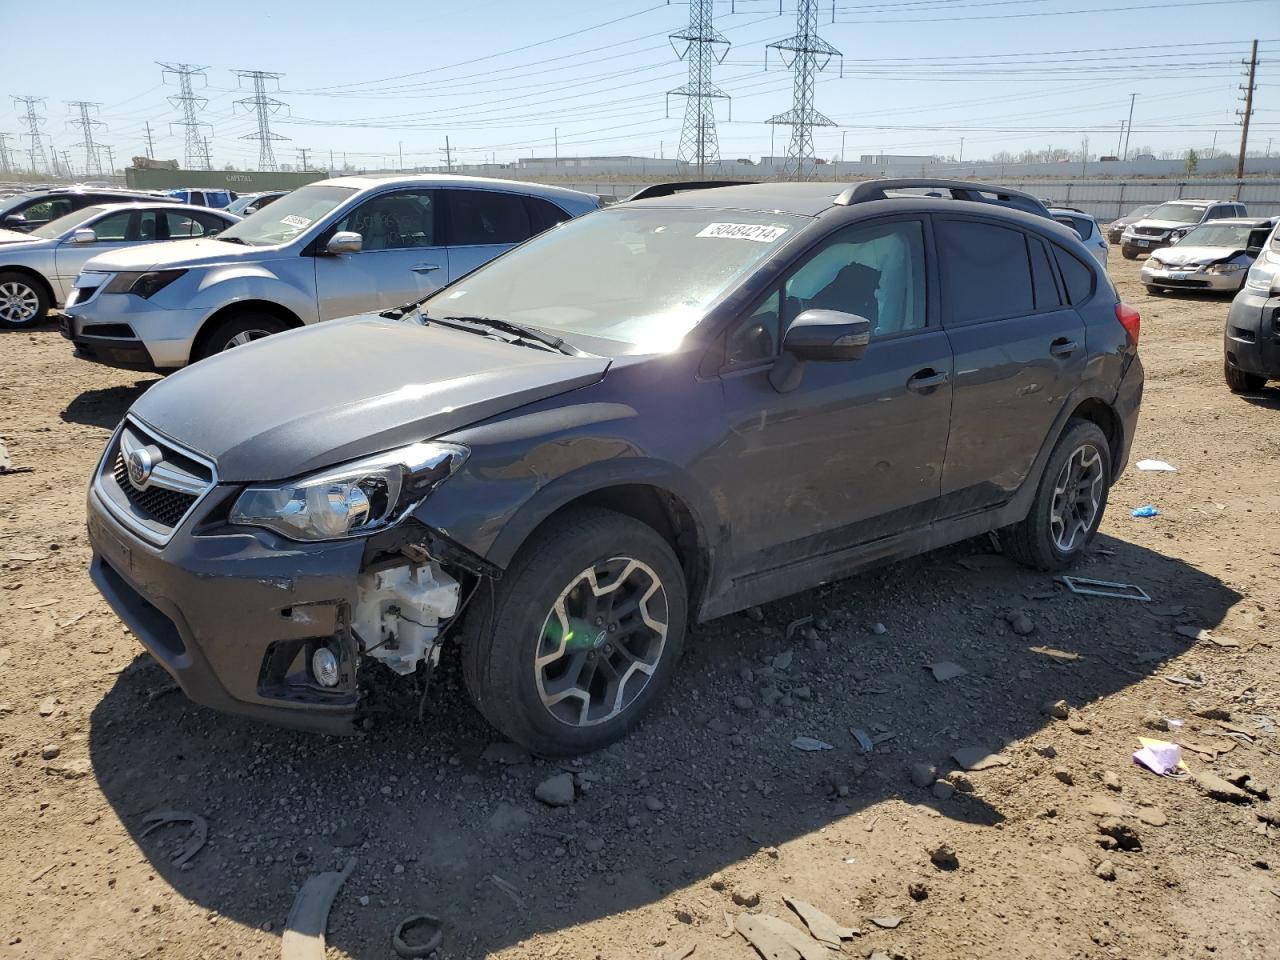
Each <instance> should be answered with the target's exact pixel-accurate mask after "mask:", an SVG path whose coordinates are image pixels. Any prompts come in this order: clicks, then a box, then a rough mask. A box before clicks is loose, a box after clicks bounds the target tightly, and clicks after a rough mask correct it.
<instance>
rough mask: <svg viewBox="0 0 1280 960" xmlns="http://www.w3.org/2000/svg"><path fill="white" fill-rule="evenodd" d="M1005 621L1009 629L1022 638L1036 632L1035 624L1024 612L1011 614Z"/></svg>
mask: <svg viewBox="0 0 1280 960" xmlns="http://www.w3.org/2000/svg"><path fill="white" fill-rule="evenodd" d="M1005 620H1006V621H1008V624H1009V628H1010V629H1011V630H1013V632H1014V633H1016V634H1017V635H1018V636H1020V637H1025V636H1029V635H1030V634H1032V633H1034V632H1035V629H1036V625H1035V623H1034V622H1032V620H1031V618H1030V617H1029V616H1027V614H1026V613H1025V612H1024V611H1022V610H1019V611H1018V612H1017V613H1011V614H1009V615H1008V616H1007V617H1005Z"/></svg>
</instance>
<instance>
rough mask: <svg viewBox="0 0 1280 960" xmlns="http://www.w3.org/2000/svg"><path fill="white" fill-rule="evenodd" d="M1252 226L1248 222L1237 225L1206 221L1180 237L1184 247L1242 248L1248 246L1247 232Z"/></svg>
mask: <svg viewBox="0 0 1280 960" xmlns="http://www.w3.org/2000/svg"><path fill="white" fill-rule="evenodd" d="M1250 233H1252V228H1251V227H1250V226H1249V225H1248V224H1241V225H1239V226H1236V225H1233V224H1226V223H1216V224H1215V223H1207V224H1205V225H1204V226H1203V227H1196V228H1195V229H1194V230H1192V231H1191V232H1190V233H1188V234H1187V235H1186V236H1185V237H1183V238H1182V246H1184V247H1232V248H1239V249H1241V250H1244V249H1245V248H1246V247H1248V246H1249V234H1250Z"/></svg>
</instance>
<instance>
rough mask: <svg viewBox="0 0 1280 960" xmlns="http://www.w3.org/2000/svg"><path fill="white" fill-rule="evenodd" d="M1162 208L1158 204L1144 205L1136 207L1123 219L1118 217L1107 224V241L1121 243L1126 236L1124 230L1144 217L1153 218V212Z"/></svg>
mask: <svg viewBox="0 0 1280 960" xmlns="http://www.w3.org/2000/svg"><path fill="white" fill-rule="evenodd" d="M1158 206H1160V204H1158V203H1144V204H1143V205H1142V206H1140V207H1134V208H1133V209H1132V210H1130V211H1129V212H1128V213H1126V214H1125V215H1124V216H1123V217H1116V219H1114V220H1112V221H1111V222H1110V223H1109V224H1107V240H1109V241H1110V242H1111V243H1119V242H1120V239H1121V237H1122V236H1123V235H1124V228H1125V227H1128V226H1130V225H1132V224H1135V223H1137V222H1138V221H1139V220H1142V219H1143V218H1144V217H1149V216H1151V211H1152V210H1154V209H1155V208H1156V207H1158Z"/></svg>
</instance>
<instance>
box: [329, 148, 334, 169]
mask: <svg viewBox="0 0 1280 960" xmlns="http://www.w3.org/2000/svg"><path fill="white" fill-rule="evenodd" d="M329 172H330V173H333V148H332V147H330V148H329Z"/></svg>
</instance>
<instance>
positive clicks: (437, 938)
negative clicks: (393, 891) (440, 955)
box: [391, 913, 444, 958]
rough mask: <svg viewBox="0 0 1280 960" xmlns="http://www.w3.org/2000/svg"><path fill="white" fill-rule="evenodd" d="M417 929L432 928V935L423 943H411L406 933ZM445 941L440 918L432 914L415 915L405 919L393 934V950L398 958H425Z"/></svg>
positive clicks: (397, 925)
mask: <svg viewBox="0 0 1280 960" xmlns="http://www.w3.org/2000/svg"><path fill="white" fill-rule="evenodd" d="M415 927H430V928H432V929H431V935H430V936H429V937H427V939H426V940H425V941H423V942H422V943H412V944H411V943H409V942H408V941H407V940H406V939H405V933H407V932H408V931H409V930H412V929H414V928H415ZM443 940H444V926H443V924H442V923H441V922H440V918H439V917H437V916H435V915H434V914H430V913H415V914H413V915H412V916H409V917H405V918H404V919H403V920H401V921H400V922H399V923H398V924H396V929H395V932H394V933H393V934H391V949H392V950H394V951H395V952H396V956H398V957H409V958H412V957H425V956H427V955H428V954H430V953H431V952H432V951H434V950H436V949H437V948H438V947H439V946H440V944H441V943H442V942H443Z"/></svg>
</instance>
